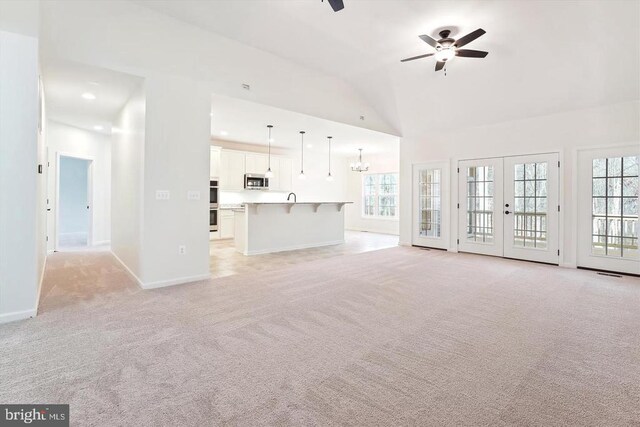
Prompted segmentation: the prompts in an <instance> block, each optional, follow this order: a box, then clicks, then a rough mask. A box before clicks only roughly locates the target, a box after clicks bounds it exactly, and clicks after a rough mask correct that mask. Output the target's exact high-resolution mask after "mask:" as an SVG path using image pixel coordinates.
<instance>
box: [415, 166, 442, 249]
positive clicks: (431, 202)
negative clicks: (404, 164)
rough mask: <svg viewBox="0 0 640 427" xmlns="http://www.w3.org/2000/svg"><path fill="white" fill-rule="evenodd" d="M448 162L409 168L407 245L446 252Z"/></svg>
mask: <svg viewBox="0 0 640 427" xmlns="http://www.w3.org/2000/svg"><path fill="white" fill-rule="evenodd" d="M449 174H450V172H449V162H433V163H424V164H419V165H413V190H412V191H413V206H414V212H413V219H412V225H413V233H412V237H411V243H412V244H413V245H415V246H424V247H430V248H440V249H448V248H449V227H448V224H449V205H450V203H449Z"/></svg>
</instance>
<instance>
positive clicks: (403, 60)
mask: <svg viewBox="0 0 640 427" xmlns="http://www.w3.org/2000/svg"><path fill="white" fill-rule="evenodd" d="M433 55H434V54H433V53H427V54H426V55H418V56H412V57H411V58H405V59H401V60H400V62H407V61H413V60H414V59H420V58H426V57H427V56H433Z"/></svg>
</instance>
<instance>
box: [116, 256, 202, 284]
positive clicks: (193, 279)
mask: <svg viewBox="0 0 640 427" xmlns="http://www.w3.org/2000/svg"><path fill="white" fill-rule="evenodd" d="M109 252H111V255H113V256H114V258H115V259H117V260H118V262H119V263H120V264H121V265H122V266H123V267H124V268H125V270H127V272H128V273H129V274H130V275H131V276H132V277H133V278H134V279H135V281H136V283H137V284H138V286H140V288H142V289H156V288H164V287H167V286H174V285H183V284H185V283H192V282H199V281H201V280H208V279H210V278H211V273H207V274H199V275H196V276H187V277H178V278H176V279H169V280H159V281H157V282H149V283H144V282H143V281H142V280H140V278H139V277H138V276H136V274H135V273H134V272H133V271H131V269H130V268H129V267H128V266H127V264H125V263H124V262H123V261H122V260H121V259H120V258H119V257H118V255H116V254H115V253H114V252H113V251H109Z"/></svg>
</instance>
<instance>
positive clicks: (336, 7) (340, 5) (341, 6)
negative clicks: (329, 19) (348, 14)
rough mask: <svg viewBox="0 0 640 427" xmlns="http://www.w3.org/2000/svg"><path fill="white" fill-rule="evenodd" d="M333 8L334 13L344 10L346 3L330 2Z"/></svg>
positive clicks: (335, 0)
mask: <svg viewBox="0 0 640 427" xmlns="http://www.w3.org/2000/svg"><path fill="white" fill-rule="evenodd" d="M328 1H329V4H330V5H331V8H332V9H333V11H334V12H337V11H339V10H342V9H344V3H343V2H342V0H328Z"/></svg>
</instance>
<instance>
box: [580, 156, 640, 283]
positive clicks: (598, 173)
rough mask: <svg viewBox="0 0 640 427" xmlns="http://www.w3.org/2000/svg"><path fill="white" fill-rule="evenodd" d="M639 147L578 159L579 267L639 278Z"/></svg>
mask: <svg viewBox="0 0 640 427" xmlns="http://www.w3.org/2000/svg"><path fill="white" fill-rule="evenodd" d="M638 151H639V150H638V148H637V147H633V146H629V147H618V148H610V149H599V150H583V151H580V152H579V155H578V206H579V209H578V266H581V267H589V268H596V269H602V270H610V271H619V272H623V273H632V274H640V253H639V251H638V237H639V235H638V234H639V233H640V230H639V227H638V196H639V191H640V190H639V187H640V178H639V177H638V176H639V163H640V153H638Z"/></svg>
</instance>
